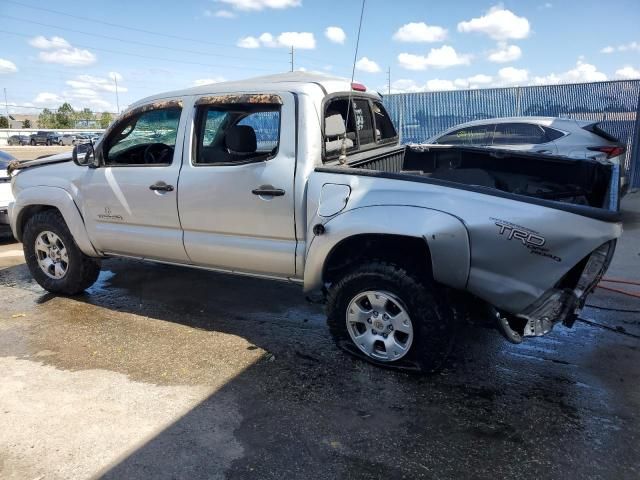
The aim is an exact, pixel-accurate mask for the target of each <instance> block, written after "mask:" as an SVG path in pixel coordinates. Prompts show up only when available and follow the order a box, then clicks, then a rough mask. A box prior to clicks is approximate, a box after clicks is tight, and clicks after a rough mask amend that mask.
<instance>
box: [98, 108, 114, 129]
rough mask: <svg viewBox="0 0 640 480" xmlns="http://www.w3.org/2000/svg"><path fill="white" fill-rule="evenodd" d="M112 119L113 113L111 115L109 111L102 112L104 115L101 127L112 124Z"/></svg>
mask: <svg viewBox="0 0 640 480" xmlns="http://www.w3.org/2000/svg"><path fill="white" fill-rule="evenodd" d="M112 121H113V115H111V114H110V113H109V112H102V115H100V127H102V128H107V127H108V126H109V125H111V122H112Z"/></svg>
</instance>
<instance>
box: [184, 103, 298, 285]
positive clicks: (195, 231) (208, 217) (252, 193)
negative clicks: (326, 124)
mask: <svg viewBox="0 0 640 480" xmlns="http://www.w3.org/2000/svg"><path fill="white" fill-rule="evenodd" d="M294 102H295V100H294V96H293V94H291V93H278V94H277V95H276V94H273V95H271V94H266V95H265V94H255V95H252V94H241V95H220V96H206V97H198V98H196V99H195V100H194V112H195V117H194V122H192V127H191V131H190V132H189V133H188V135H189V136H190V137H191V139H192V141H191V142H189V147H188V148H189V150H188V151H187V152H186V153H185V157H184V164H183V167H182V171H181V173H180V182H179V191H180V194H179V197H178V207H179V211H180V221H181V223H182V228H183V230H184V245H185V249H186V251H187V253H188V255H189V258H190V259H191V261H192V262H193V263H195V264H198V265H202V266H207V267H212V268H218V269H222V270H230V271H239V272H247V273H253V274H264V275H269V276H276V277H290V276H293V275H294V274H295V248H296V234H295V226H294V225H295V222H294V198H295V197H294V173H295V168H296V109H295V103H294Z"/></svg>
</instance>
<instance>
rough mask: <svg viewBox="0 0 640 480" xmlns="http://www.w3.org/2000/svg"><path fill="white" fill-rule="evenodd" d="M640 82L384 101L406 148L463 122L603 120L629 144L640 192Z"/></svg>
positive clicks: (630, 161) (628, 161) (394, 97)
mask: <svg viewBox="0 0 640 480" xmlns="http://www.w3.org/2000/svg"><path fill="white" fill-rule="evenodd" d="M639 101H640V80H617V81H611V82H595V83H575V84H566V85H540V86H530V87H509V88H488V89H477V90H453V91H444V92H421V93H400V94H391V95H386V96H385V97H384V104H385V106H386V108H387V110H388V111H389V114H390V115H391V117H392V118H393V120H394V122H395V124H396V125H397V126H398V129H399V133H400V138H401V141H402V142H403V143H413V142H416V143H419V142H424V141H426V140H427V139H428V138H430V137H431V136H433V135H435V134H437V133H440V132H442V131H443V130H446V129H447V128H450V127H452V126H454V125H457V124H459V123H464V122H469V121H471V120H479V119H484V118H495V117H513V116H545V117H546V116H549V117H563V118H575V119H577V120H594V121H602V122H603V123H602V127H603V128H604V129H605V130H606V131H608V132H609V133H611V134H612V135H614V136H616V137H618V138H619V139H620V140H621V141H622V142H625V143H626V144H627V156H626V161H625V165H624V168H625V170H626V171H627V172H630V175H631V178H632V181H631V183H632V186H634V187H640V165H639V164H640V151H639V147H638V144H639V143H640V138H636V137H637V134H635V132H637V131H640V129H639V128H638V125H639V124H640V117H638V105H639Z"/></svg>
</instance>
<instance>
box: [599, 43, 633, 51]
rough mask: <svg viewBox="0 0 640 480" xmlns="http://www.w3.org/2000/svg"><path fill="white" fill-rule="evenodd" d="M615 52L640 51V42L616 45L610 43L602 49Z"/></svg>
mask: <svg viewBox="0 0 640 480" xmlns="http://www.w3.org/2000/svg"><path fill="white" fill-rule="evenodd" d="M613 52H640V42H629V43H623V44H621V45H616V46H612V45H608V46H606V47H604V48H603V49H601V50H600V53H613Z"/></svg>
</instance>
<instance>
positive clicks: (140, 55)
mask: <svg viewBox="0 0 640 480" xmlns="http://www.w3.org/2000/svg"><path fill="white" fill-rule="evenodd" d="M0 33H5V34H8V35H16V36H18V37H31V35H28V34H25V33H18V32H10V31H8V30H0ZM76 46H78V47H82V48H90V49H92V50H96V51H98V52H106V53H113V54H116V55H127V56H130V57H137V58H146V59H151V60H159V61H161V62H171V63H184V64H187V65H198V66H201V67H207V68H211V67H224V68H243V69H245V70H256V71H262V72H273V71H274V70H273V69H272V68H258V67H247V66H245V65H215V64H212V63H202V62H193V61H188V60H175V59H171V58H163V57H153V56H150V55H142V54H137V53H131V52H121V51H118V50H111V49H107V48H99V47H93V46H91V45H81V44H79V43H76Z"/></svg>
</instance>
